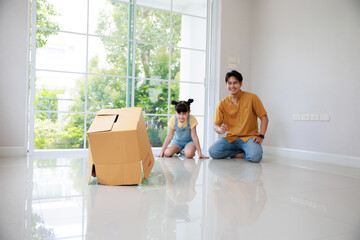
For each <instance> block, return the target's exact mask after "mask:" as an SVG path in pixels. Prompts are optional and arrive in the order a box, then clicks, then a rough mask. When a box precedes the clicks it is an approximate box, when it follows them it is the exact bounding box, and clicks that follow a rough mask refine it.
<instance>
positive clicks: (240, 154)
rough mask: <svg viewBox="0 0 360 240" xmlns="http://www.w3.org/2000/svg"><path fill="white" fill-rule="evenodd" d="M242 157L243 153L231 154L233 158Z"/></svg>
mask: <svg viewBox="0 0 360 240" xmlns="http://www.w3.org/2000/svg"><path fill="white" fill-rule="evenodd" d="M243 157H244V153H238V154H236V155H235V156H233V158H243Z"/></svg>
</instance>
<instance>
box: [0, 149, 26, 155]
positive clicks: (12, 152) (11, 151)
mask: <svg viewBox="0 0 360 240" xmlns="http://www.w3.org/2000/svg"><path fill="white" fill-rule="evenodd" d="M26 154H27V149H26V148H24V147H0V157H23V156H26Z"/></svg>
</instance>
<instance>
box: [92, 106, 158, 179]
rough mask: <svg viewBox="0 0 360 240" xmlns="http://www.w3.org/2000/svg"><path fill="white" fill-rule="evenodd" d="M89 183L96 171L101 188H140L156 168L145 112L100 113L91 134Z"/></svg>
mask: <svg viewBox="0 0 360 240" xmlns="http://www.w3.org/2000/svg"><path fill="white" fill-rule="evenodd" d="M87 133H88V138H89V173H90V175H89V181H90V176H91V174H92V171H93V170H95V172H96V177H97V179H98V181H99V183H100V184H105V185H132V184H140V183H141V180H142V170H141V163H142V169H143V171H144V178H145V179H147V178H148V176H149V174H150V172H151V169H152V167H153V165H154V156H153V154H152V151H151V145H150V141H149V137H148V134H147V131H146V126H145V121H144V117H143V115H142V108H140V107H135V108H121V109H102V110H100V111H99V112H98V113H97V115H96V117H95V119H94V121H93V122H92V124H91V126H90V128H89V130H88V132H87Z"/></svg>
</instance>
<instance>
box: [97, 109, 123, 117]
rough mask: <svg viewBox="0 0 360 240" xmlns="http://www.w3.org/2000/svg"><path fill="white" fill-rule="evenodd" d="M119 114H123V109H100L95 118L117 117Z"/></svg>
mask: <svg viewBox="0 0 360 240" xmlns="http://www.w3.org/2000/svg"><path fill="white" fill-rule="evenodd" d="M121 112H123V108H116V109H100V111H99V112H98V113H97V114H96V115H97V116H106V115H119V114H120V113H121Z"/></svg>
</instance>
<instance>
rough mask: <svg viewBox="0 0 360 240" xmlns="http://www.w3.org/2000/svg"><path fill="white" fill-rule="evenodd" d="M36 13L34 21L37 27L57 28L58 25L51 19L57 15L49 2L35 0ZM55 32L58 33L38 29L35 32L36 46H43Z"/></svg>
mask: <svg viewBox="0 0 360 240" xmlns="http://www.w3.org/2000/svg"><path fill="white" fill-rule="evenodd" d="M36 13H37V14H36V22H37V27H38V28H47V29H53V30H59V25H58V24H57V23H55V22H54V21H52V19H51V18H52V17H53V16H58V15H59V14H58V13H57V12H56V11H55V9H54V6H53V5H52V4H51V3H49V2H48V1H46V0H37V9H36ZM56 34H58V32H54V31H49V30H46V29H38V30H37V32H36V47H37V48H41V47H43V46H45V45H46V43H47V40H48V39H49V37H50V36H51V35H56Z"/></svg>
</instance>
